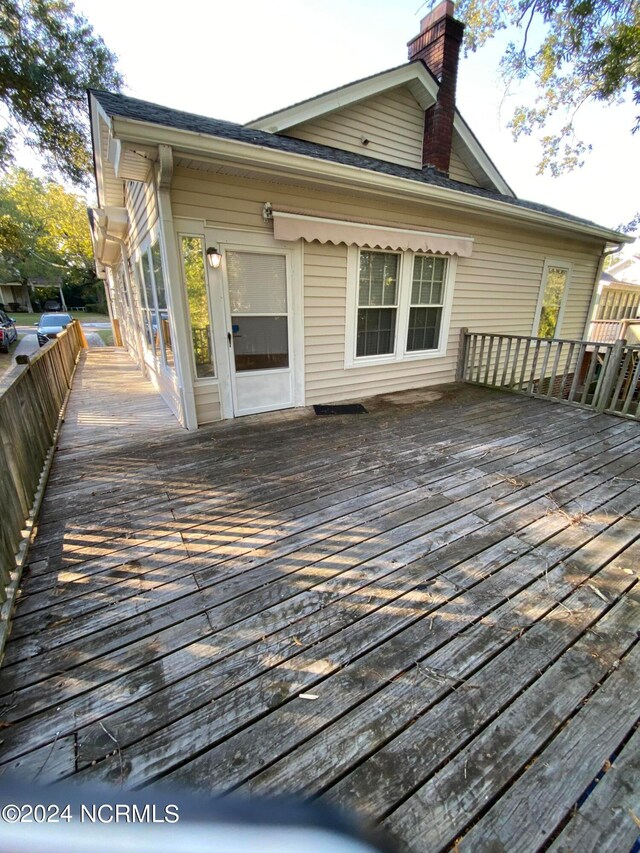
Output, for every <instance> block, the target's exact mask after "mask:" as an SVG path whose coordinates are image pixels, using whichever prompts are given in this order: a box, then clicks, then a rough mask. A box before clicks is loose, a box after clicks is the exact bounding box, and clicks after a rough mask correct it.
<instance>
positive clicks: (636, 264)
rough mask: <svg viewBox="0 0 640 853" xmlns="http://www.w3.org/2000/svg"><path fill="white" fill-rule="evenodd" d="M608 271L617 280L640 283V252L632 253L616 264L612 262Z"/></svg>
mask: <svg viewBox="0 0 640 853" xmlns="http://www.w3.org/2000/svg"><path fill="white" fill-rule="evenodd" d="M607 273H608V274H609V275H610V276H611V277H612V278H613V279H615V280H616V281H624V282H627V283H629V284H640V254H633V255H630V256H629V257H628V258H623V259H622V260H621V261H617V263H615V264H611V266H610V267H609V269H608V270H607Z"/></svg>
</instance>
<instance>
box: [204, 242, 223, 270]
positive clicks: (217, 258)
mask: <svg viewBox="0 0 640 853" xmlns="http://www.w3.org/2000/svg"><path fill="white" fill-rule="evenodd" d="M207 260H208V261H209V266H210V267H211V269H214V270H217V269H218V267H219V266H220V262H221V261H222V253H221V252H220V251H219V250H218V249H216V248H215V246H209V248H208V249H207Z"/></svg>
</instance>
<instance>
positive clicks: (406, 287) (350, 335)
mask: <svg viewBox="0 0 640 853" xmlns="http://www.w3.org/2000/svg"><path fill="white" fill-rule="evenodd" d="M360 251H365V252H368V251H376V250H374V249H367V248H363V249H362V250H361V249H360V248H358V247H357V246H349V248H348V250H347V310H346V327H345V350H344V366H345V368H348V369H351V368H355V367H368V366H371V365H378V364H393V363H395V362H402V361H424V360H427V359H432V358H444V357H445V356H446V354H447V343H448V340H449V326H450V323H451V306H452V304H453V290H454V285H455V280H456V268H457V260H458V259H457V257H456V256H455V255H446V258H447V261H448V263H447V273H446V276H445V282H444V302H443V304H442V322H441V324H440V338H439V346H438V349H432V350H431V349H430V350H417V351H412V352H408V351H407V333H408V329H409V311H410V308H411V284H412V271H413V258H414V255H416V254H424V253H423V252H413V251H412V250H411V249H407V250H405V251H400V252H390V253H389V254H397V255H400V264H399V272H398V307H397V309H396V330H395V343H394V351H393V352H392V353H387V354H385V355H369V356H360V357H357V356H356V341H357V326H358V272H359V268H360ZM434 257H436V256H434ZM381 307H392V306H381Z"/></svg>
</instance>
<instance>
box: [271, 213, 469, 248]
mask: <svg viewBox="0 0 640 853" xmlns="http://www.w3.org/2000/svg"><path fill="white" fill-rule="evenodd" d="M271 215H272V217H273V236H274V237H275V238H276V240H299V239H300V238H302V239H303V240H307V241H308V242H311V241H313V240H318V241H319V242H320V243H334V244H335V245H338V244H339V243H346V244H347V245H348V246H349V245H355V246H364V247H367V248H369V249H391V250H393V251H399V250H403V251H404V250H406V249H411V250H412V251H414V252H433V253H437V254H441V255H458V256H460V257H462V258H468V257H470V256H471V251H472V248H473V238H472V237H459V236H456V235H450V234H438V233H433V232H430V231H413V230H408V229H406V228H387V227H385V226H380V225H371V224H367V223H364V222H349V221H347V220H342V219H322V218H320V217H317V216H306V215H303V214H299V213H285V212H283V211H278V210H273V211H271Z"/></svg>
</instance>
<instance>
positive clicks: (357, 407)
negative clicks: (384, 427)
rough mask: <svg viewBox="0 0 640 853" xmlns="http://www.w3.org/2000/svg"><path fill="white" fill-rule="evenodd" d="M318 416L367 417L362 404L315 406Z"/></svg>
mask: <svg viewBox="0 0 640 853" xmlns="http://www.w3.org/2000/svg"><path fill="white" fill-rule="evenodd" d="M313 408H314V410H315V413H316V415H321V416H322V415H367V414H368V412H367V410H366V409H365V407H364V406H363V405H362V404H361V403H348V404H347V405H344V406H314V407H313Z"/></svg>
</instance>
